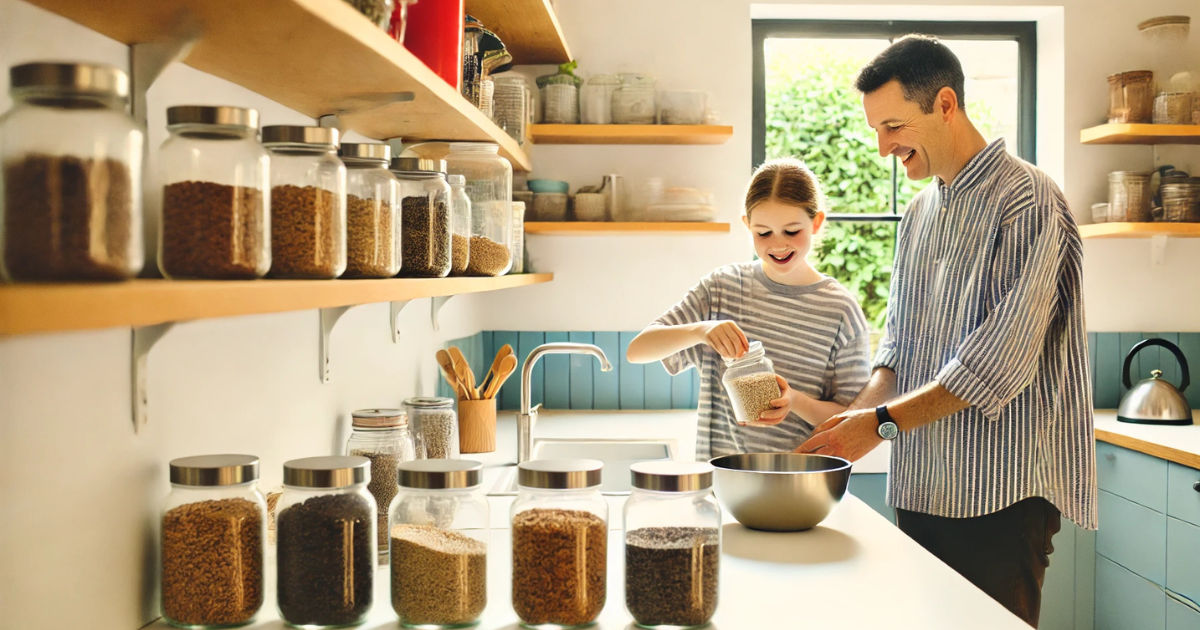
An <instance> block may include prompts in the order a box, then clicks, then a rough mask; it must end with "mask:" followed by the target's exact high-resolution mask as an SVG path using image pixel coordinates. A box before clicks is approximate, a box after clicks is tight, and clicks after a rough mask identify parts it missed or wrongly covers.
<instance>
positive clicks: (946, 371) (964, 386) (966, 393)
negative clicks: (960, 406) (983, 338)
mask: <svg viewBox="0 0 1200 630" xmlns="http://www.w3.org/2000/svg"><path fill="white" fill-rule="evenodd" d="M934 380H935V381H937V382H938V383H940V384H941V385H942V387H945V388H946V389H947V390H948V391H949V392H950V393H951V394H954V395H955V396H957V397H958V398H959V399H960V400H963V401H965V402H968V403H970V404H971V405H973V406H974V407H975V408H976V409H978V410H979V412H980V413H982V414H983V416H984V417H985V418H987V419H988V420H995V419H997V418H999V417H1000V410H1001V408H1002V407H1003V406H1004V401H1002V400H1000V397H999V396H997V395H996V393H995V392H994V391H992V388H991V386H990V385H988V384H987V383H985V382H984V381H983V379H981V378H979V375H977V374H975V373H974V372H972V371H971V370H970V368H968V367H967V366H965V365H963V364H962V362H961V361H959V360H958V359H951V360H950V362H949V363H947V364H946V366H945V367H943V368H942V369H941V371H940V372H938V374H937V376H936V377H934Z"/></svg>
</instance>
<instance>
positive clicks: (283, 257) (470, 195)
mask: <svg viewBox="0 0 1200 630" xmlns="http://www.w3.org/2000/svg"><path fill="white" fill-rule="evenodd" d="M10 78H11V89H10V93H11V95H12V98H13V107H12V109H10V110H9V111H8V112H6V113H5V114H4V115H3V117H0V143H2V146H0V159H2V160H3V164H4V171H3V176H2V177H3V180H2V184H3V186H2V187H3V189H4V198H3V204H2V205H0V219H2V221H0V225H2V226H3V229H2V232H0V249H2V251H3V255H2V256H0V271H2V272H3V275H4V277H5V278H6V279H8V280H10V281H66V280H82V281H87V280H120V279H124V278H128V277H131V276H133V275H135V274H137V273H139V272H140V271H141V269H142V267H143V264H144V260H145V253H144V248H143V235H142V223H143V207H142V172H143V168H142V164H143V159H144V156H143V145H144V135H145V131H144V129H143V128H142V126H141V125H140V124H138V123H137V122H136V121H135V120H134V119H133V118H132V117H131V116H130V115H129V114H128V104H129V80H128V77H127V76H126V74H125V73H124V72H122V71H120V70H118V69H116V68H113V67H111V66H103V65H93V64H67V63H29V64H23V65H19V66H14V67H13V68H11V69H10ZM167 129H168V130H169V132H170V135H169V137H168V138H167V140H166V141H164V142H163V144H162V146H161V147H160V149H159V152H158V154H157V165H156V167H157V169H158V173H157V175H158V179H159V181H161V182H162V186H163V187H162V205H161V215H160V216H159V220H158V224H159V229H158V255H157V258H158V266H159V269H160V270H161V272H162V273H163V275H165V276H167V277H168V278H172V279H192V278H205V279H231V280H232V279H254V278H260V277H263V276H264V275H270V276H271V277H278V278H318V279H329V278H337V277H348V278H388V277H392V276H396V275H397V274H400V275H402V276H411V277H444V276H447V275H474V276H498V275H502V274H505V273H508V272H509V271H510V270H513V267H514V265H515V266H516V269H515V271H521V269H520V266H521V263H520V261H521V260H522V255H521V252H519V251H518V250H519V248H520V247H521V245H522V241H523V239H522V238H521V235H522V233H523V227H522V225H521V220H522V218H523V209H520V210H521V212H520V215H521V216H519V217H515V212H514V205H513V203H512V202H511V196H512V166H511V165H510V164H509V162H508V160H506V159H504V158H503V157H501V156H500V155H499V154H498V149H499V147H498V146H497V145H495V144H488V143H451V144H449V145H448V146H447V147H446V150H445V153H444V155H443V156H440V157H444V158H445V159H429V158H428V157H425V158H415V157H395V158H393V157H392V155H391V148H390V147H389V146H388V145H385V144H374V143H363V144H350V143H346V144H340V143H339V133H338V131H337V130H336V129H329V128H323V127H304V126H287V125H276V126H268V127H264V128H262V130H261V132H260V130H259V114H258V112H257V111H256V110H253V109H247V108H241V107H224V106H201V105H181V106H175V107H170V108H168V109H167ZM447 175H449V178H448V177H447Z"/></svg>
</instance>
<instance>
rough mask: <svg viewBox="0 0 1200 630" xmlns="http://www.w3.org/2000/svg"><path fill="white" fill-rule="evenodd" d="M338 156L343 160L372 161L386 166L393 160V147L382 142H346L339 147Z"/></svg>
mask: <svg viewBox="0 0 1200 630" xmlns="http://www.w3.org/2000/svg"><path fill="white" fill-rule="evenodd" d="M338 155H340V156H342V159H343V160H370V161H372V162H383V163H384V164H385V165H386V164H387V163H388V162H390V161H391V159H392V147H389V146H388V145H386V144H383V143H381V142H344V143H342V145H341V146H340V147H338Z"/></svg>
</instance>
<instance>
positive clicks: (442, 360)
mask: <svg viewBox="0 0 1200 630" xmlns="http://www.w3.org/2000/svg"><path fill="white" fill-rule="evenodd" d="M436 356H437V362H438V366H439V367H441V368H442V378H444V379H446V383H448V384H449V385H450V389H452V390H454V393H455V394H458V395H460V396H461V395H462V387H461V384H460V383H459V382H458V373H457V371H456V370H455V369H454V359H452V358H451V357H450V353H449V352H446V351H445V350H438V351H437V355H436Z"/></svg>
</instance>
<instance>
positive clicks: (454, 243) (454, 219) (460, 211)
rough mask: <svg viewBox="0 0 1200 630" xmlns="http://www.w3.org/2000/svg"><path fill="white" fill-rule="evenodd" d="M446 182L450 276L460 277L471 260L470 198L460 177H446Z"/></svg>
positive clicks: (463, 179)
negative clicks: (448, 210)
mask: <svg viewBox="0 0 1200 630" xmlns="http://www.w3.org/2000/svg"><path fill="white" fill-rule="evenodd" d="M446 181H447V182H448V183H449V184H450V209H451V211H450V240H451V244H450V250H451V251H450V275H452V276H462V275H466V273H467V263H468V262H470V260H471V198H470V197H468V196H467V180H466V178H464V177H463V176H462V175H448V176H447V177H446Z"/></svg>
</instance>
